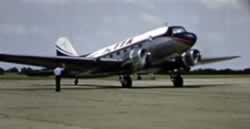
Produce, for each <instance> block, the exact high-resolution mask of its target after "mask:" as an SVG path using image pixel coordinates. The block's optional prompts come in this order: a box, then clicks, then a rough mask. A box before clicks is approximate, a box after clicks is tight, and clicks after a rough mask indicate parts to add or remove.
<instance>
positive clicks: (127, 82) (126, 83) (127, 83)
mask: <svg viewBox="0 0 250 129" xmlns="http://www.w3.org/2000/svg"><path fill="white" fill-rule="evenodd" d="M120 82H121V84H122V87H123V88H132V79H131V77H130V76H129V75H123V76H121V77H120Z"/></svg>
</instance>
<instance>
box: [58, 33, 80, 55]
mask: <svg viewBox="0 0 250 129" xmlns="http://www.w3.org/2000/svg"><path fill="white" fill-rule="evenodd" d="M56 54H57V56H79V55H78V53H77V52H76V50H75V49H74V47H73V46H72V44H71V42H70V41H69V40H68V39H67V38H65V37H61V38H59V39H58V40H57V41H56Z"/></svg>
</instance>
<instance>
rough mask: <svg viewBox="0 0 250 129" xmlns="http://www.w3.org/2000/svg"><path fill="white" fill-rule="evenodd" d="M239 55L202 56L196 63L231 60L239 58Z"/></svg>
mask: <svg viewBox="0 0 250 129" xmlns="http://www.w3.org/2000/svg"><path fill="white" fill-rule="evenodd" d="M239 57H240V56H228V57H213V58H206V57H205V58H202V59H201V60H200V61H199V63H198V65H203V64H211V63H216V62H221V61H227V60H232V59H236V58H239Z"/></svg>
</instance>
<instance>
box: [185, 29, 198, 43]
mask: <svg viewBox="0 0 250 129" xmlns="http://www.w3.org/2000/svg"><path fill="white" fill-rule="evenodd" d="M183 38H184V39H185V40H187V41H189V42H190V45H194V44H195V43H196V41H197V36H196V34H194V33H191V32H187V33H185V34H184V35H183Z"/></svg>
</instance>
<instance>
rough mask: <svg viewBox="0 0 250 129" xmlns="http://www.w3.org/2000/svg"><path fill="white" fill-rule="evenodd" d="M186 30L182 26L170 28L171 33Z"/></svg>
mask: <svg viewBox="0 0 250 129" xmlns="http://www.w3.org/2000/svg"><path fill="white" fill-rule="evenodd" d="M183 32H186V30H185V29H184V28H183V27H175V28H173V30H172V34H180V33H183Z"/></svg>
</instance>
